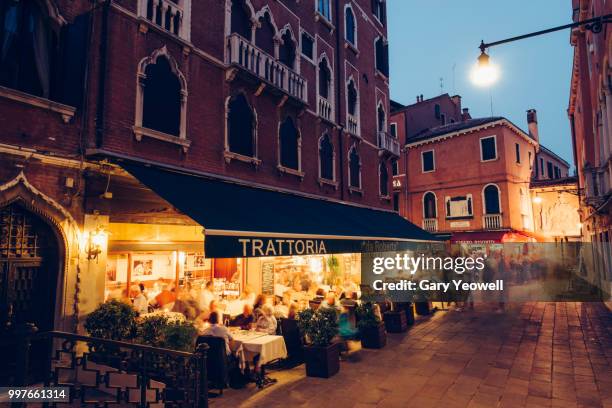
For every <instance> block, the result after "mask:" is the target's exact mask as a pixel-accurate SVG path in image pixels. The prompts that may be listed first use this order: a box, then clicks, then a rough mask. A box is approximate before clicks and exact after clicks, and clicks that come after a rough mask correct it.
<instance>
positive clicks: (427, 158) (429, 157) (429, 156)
mask: <svg viewBox="0 0 612 408" xmlns="http://www.w3.org/2000/svg"><path fill="white" fill-rule="evenodd" d="M422 158H423V171H433V170H434V169H435V166H434V152H433V150H432V151H429V152H423V154H422Z"/></svg>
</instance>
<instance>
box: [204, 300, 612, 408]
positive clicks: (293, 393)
mask: <svg viewBox="0 0 612 408" xmlns="http://www.w3.org/2000/svg"><path fill="white" fill-rule="evenodd" d="M270 376H271V377H274V378H277V379H278V383H277V384H275V385H273V386H270V387H268V388H266V389H264V390H261V391H258V390H257V389H255V387H254V386H253V385H249V387H247V388H246V389H242V390H232V389H229V390H226V391H225V393H224V394H223V396H222V397H220V398H215V399H212V400H211V407H214V408H221V407H321V408H322V407H333V408H343V407H355V408H358V407H420V408H426V407H444V408H453V407H475V408H476V407H487V408H488V407H612V314H611V313H610V312H609V311H608V310H607V309H606V308H605V306H604V305H603V304H601V303H525V304H516V305H509V306H508V307H507V311H506V312H504V313H495V312H494V311H493V310H492V308H490V307H488V306H486V305H476V310H475V311H473V312H472V311H465V312H457V311H438V312H437V313H435V314H434V315H433V316H432V317H429V318H425V319H421V320H419V321H418V323H417V324H416V325H415V326H414V327H412V328H411V329H410V330H409V331H408V332H407V333H404V334H389V335H388V344H387V346H386V347H385V348H384V349H382V350H365V349H358V350H355V351H352V352H351V354H350V355H349V356H348V357H347V358H346V360H345V361H343V362H342V363H341V368H340V373H339V374H337V375H336V376H334V377H333V378H330V379H318V378H308V377H306V376H305V373H304V366H303V365H301V366H298V367H296V368H293V369H290V370H285V371H274V372H270Z"/></svg>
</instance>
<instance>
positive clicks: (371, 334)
mask: <svg viewBox="0 0 612 408" xmlns="http://www.w3.org/2000/svg"><path fill="white" fill-rule="evenodd" d="M360 335H361V347H363V348H369V349H380V348H383V347H385V345H386V344H387V332H386V331H385V325H384V323H382V322H381V324H379V325H378V326H377V327H367V328H365V329H363V330H362V331H361V333H360Z"/></svg>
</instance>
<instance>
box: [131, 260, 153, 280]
mask: <svg viewBox="0 0 612 408" xmlns="http://www.w3.org/2000/svg"><path fill="white" fill-rule="evenodd" d="M152 274H153V260H152V259H136V260H134V262H133V264H132V276H150V275H152Z"/></svg>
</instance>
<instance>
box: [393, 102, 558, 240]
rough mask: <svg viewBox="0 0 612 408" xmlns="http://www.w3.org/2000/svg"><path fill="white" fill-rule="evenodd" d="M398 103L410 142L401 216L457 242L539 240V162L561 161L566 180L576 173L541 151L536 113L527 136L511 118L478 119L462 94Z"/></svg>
mask: <svg viewBox="0 0 612 408" xmlns="http://www.w3.org/2000/svg"><path fill="white" fill-rule="evenodd" d="M394 106H395V107H396V109H395V110H394V111H393V112H392V115H391V125H392V127H393V128H395V129H397V134H398V138H399V139H400V140H402V141H404V140H405V143H406V144H405V147H404V149H403V152H402V156H401V159H400V160H399V163H398V166H397V175H395V176H394V198H395V201H396V202H397V203H398V206H397V207H398V210H399V212H400V214H401V215H403V216H404V217H406V218H408V219H409V220H410V221H411V222H414V223H415V224H417V225H420V226H422V227H423V228H424V229H426V230H428V231H431V232H436V233H440V234H444V235H450V236H451V239H452V240H455V241H483V242H484V241H486V242H491V241H494V242H507V241H515V240H519V241H521V240H530V239H532V236H533V231H534V224H533V208H532V203H531V198H530V183H531V180H532V177H535V174H536V171H535V159H536V157H538V158H542V160H543V161H544V162H545V163H548V162H554V163H555V164H554V165H553V166H557V167H558V168H559V169H560V170H558V171H557V176H559V177H558V178H560V177H561V174H562V175H563V177H565V176H566V175H567V171H568V165H567V163H565V162H563V161H562V159H560V158H559V157H558V156H556V155H554V153H552V152H551V153H546V152H542V151H541V150H540V145H539V138H538V129H537V116H536V113H535V110H530V111H528V115H527V120H528V124H529V133H526V132H524V131H523V130H521V129H520V128H519V127H518V126H516V125H514V124H513V123H512V122H510V121H509V120H507V119H505V118H503V117H490V118H477V119H474V118H471V116H470V114H469V112H468V110H467V109H464V108H462V107H461V97H459V96H454V97H450V96H449V95H447V94H445V95H440V96H438V97H436V98H431V99H427V100H424V99H423V98H422V97H419V98H418V101H417V103H416V104H413V105H409V106H405V107H399V106H398V104H394ZM545 154H548V155H547V156H545ZM561 168H562V170H561ZM553 169H554V167H553ZM553 171H554V170H553ZM560 172H561V174H559V173H560ZM553 176H555V175H554V174H553Z"/></svg>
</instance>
